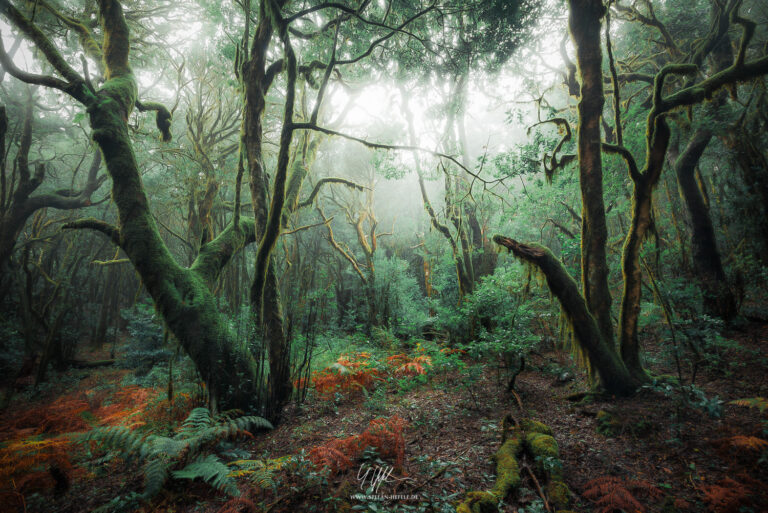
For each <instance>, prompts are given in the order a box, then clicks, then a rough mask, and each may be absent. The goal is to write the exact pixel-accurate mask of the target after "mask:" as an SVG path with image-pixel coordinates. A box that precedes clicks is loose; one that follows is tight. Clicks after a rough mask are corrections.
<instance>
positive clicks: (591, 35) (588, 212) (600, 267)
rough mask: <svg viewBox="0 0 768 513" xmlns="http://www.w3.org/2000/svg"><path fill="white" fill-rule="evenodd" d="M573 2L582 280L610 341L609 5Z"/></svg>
mask: <svg viewBox="0 0 768 513" xmlns="http://www.w3.org/2000/svg"><path fill="white" fill-rule="evenodd" d="M569 6H570V9H569V13H570V14H569V17H568V27H569V30H570V32H571V38H572V39H573V43H574V46H575V47H576V63H577V67H578V78H579V83H580V85H581V89H580V96H579V105H578V113H579V126H578V130H577V134H578V158H579V183H580V185H581V199H582V202H581V203H582V220H583V221H582V224H581V282H582V287H583V291H584V298H585V300H586V303H587V306H588V308H589V311H590V312H591V313H592V315H593V316H594V317H595V320H596V321H597V325H598V327H599V329H600V334H601V339H602V340H605V341H606V342H609V343H612V341H613V340H614V334H613V323H612V321H611V293H610V289H609V288H608V262H607V259H606V242H607V240H608V230H607V227H606V221H605V203H604V200H603V162H602V152H601V149H600V144H601V135H600V118H601V116H602V113H603V105H604V103H605V96H604V92H603V70H602V64H603V54H602V50H601V41H600V26H601V20H602V18H603V15H604V14H605V7H604V6H603V2H602V1H601V0H569Z"/></svg>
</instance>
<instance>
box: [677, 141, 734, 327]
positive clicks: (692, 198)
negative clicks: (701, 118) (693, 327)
mask: <svg viewBox="0 0 768 513" xmlns="http://www.w3.org/2000/svg"><path fill="white" fill-rule="evenodd" d="M711 140H712V131H711V130H709V129H707V128H700V129H699V130H697V131H696V132H695V133H694V134H693V136H692V137H691V139H690V141H689V142H688V146H687V147H686V148H685V150H684V151H683V153H682V154H681V155H680V157H679V158H678V159H677V162H675V173H676V174H677V182H678V185H679V186H680V192H681V193H682V196H683V199H684V200H685V204H686V206H687V207H688V213H689V215H690V220H691V227H692V230H693V233H692V234H691V256H692V259H693V266H694V271H695V272H696V274H697V276H698V278H699V281H700V282H701V284H702V286H703V288H704V310H705V312H706V313H707V314H709V315H712V316H714V317H720V318H722V319H724V320H726V321H728V320H730V319H732V318H733V317H734V316H735V315H736V298H735V297H734V295H733V293H732V292H731V290H730V288H729V286H728V282H727V278H726V276H725V271H724V270H723V263H722V260H721V259H720V253H719V252H718V250H717V238H716V237H715V230H714V227H713V226H712V219H711V218H710V216H709V208H708V207H707V204H706V202H705V201H704V198H703V197H702V194H701V189H700V187H699V184H698V183H697V181H696V166H697V165H698V162H699V160H700V159H701V155H702V154H703V153H704V150H705V149H706V147H707V145H709V142H710V141H711Z"/></svg>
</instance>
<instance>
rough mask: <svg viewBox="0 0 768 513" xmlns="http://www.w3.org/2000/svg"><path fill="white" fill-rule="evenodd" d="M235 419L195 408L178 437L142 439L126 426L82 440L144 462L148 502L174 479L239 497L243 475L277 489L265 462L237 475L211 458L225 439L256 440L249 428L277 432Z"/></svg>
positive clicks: (249, 419)
mask: <svg viewBox="0 0 768 513" xmlns="http://www.w3.org/2000/svg"><path fill="white" fill-rule="evenodd" d="M234 415H236V412H227V413H226V414H223V415H219V416H217V417H216V418H214V417H213V416H212V415H211V412H210V411H209V410H208V409H207V408H195V409H194V410H192V411H191V412H190V414H189V416H188V417H187V419H186V420H185V421H184V422H183V423H182V425H181V428H180V429H179V430H178V432H177V433H176V434H175V435H174V436H173V437H167V436H159V435H153V434H149V435H141V434H139V433H138V432H135V431H131V430H130V429H127V428H126V427H124V426H117V427H106V428H96V429H93V430H92V431H91V432H89V433H88V434H86V435H84V436H83V437H82V438H81V442H87V441H94V442H96V443H98V444H100V446H101V447H102V448H104V449H106V450H109V451H114V452H116V453H118V454H119V455H120V456H121V457H123V458H125V459H138V460H139V461H142V462H144V463H145V464H144V494H143V497H145V498H151V497H153V496H155V495H157V493H158V492H160V490H162V488H163V486H164V485H165V483H166V482H167V481H168V478H169V477H173V478H175V479H197V478H200V479H202V480H203V481H205V482H207V483H209V484H210V485H211V486H213V487H214V488H216V489H217V490H221V491H223V492H226V493H228V494H229V495H233V496H237V495H239V490H238V489H237V486H236V484H235V480H234V478H235V477H238V476H240V475H249V474H255V473H257V472H258V474H257V475H255V476H254V481H255V482H256V483H257V484H258V485H259V486H262V487H268V486H273V484H274V481H273V479H272V472H273V470H274V468H272V467H274V465H271V466H270V465H267V466H265V465H264V464H263V463H262V464H261V467H260V468H258V469H254V470H249V468H250V467H246V468H243V469H241V470H238V471H234V472H233V471H232V469H231V467H229V466H227V465H225V464H224V463H223V462H222V461H221V460H219V458H218V457H217V456H215V455H214V454H211V452H212V451H213V450H214V449H215V446H216V445H217V444H218V443H219V442H221V441H222V440H225V439H232V438H237V437H239V436H244V435H249V436H250V432H249V431H248V430H249V429H272V424H270V423H269V421H267V420H266V419H263V418H261V417H256V416H246V417H238V418H235V417H234ZM241 461H243V462H244V461H256V460H241ZM270 461H279V460H270ZM190 462H191V463H190ZM185 463H186V465H185ZM182 465H185V466H184V467H183V468H181V469H180V470H173V469H174V468H177V469H178V468H179V467H180V466H182ZM278 468H279V467H278Z"/></svg>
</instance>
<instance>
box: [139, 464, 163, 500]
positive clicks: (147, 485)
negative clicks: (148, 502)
mask: <svg viewBox="0 0 768 513" xmlns="http://www.w3.org/2000/svg"><path fill="white" fill-rule="evenodd" d="M167 480H168V463H167V462H165V461H163V460H162V459H161V458H154V459H151V460H148V461H147V464H146V465H144V496H145V497H146V498H152V497H154V496H155V495H157V494H158V493H160V490H162V489H163V486H164V485H165V482H166V481H167Z"/></svg>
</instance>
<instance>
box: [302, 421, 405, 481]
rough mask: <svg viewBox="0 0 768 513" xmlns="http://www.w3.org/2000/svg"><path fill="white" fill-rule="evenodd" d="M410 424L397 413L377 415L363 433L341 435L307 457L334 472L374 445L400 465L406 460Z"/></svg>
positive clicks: (351, 462)
mask: <svg viewBox="0 0 768 513" xmlns="http://www.w3.org/2000/svg"><path fill="white" fill-rule="evenodd" d="M406 425H407V423H406V421H405V420H403V419H402V418H400V417H399V416H397V415H394V416H392V417H390V418H388V419H386V418H377V419H374V420H372V421H371V422H370V424H369V425H368V428H367V429H366V430H365V431H363V432H362V433H361V434H359V435H353V436H349V437H346V438H337V439H334V440H330V441H328V442H325V443H324V444H322V445H319V446H317V447H314V448H313V449H311V450H310V451H309V453H308V454H307V457H308V458H309V460H311V461H312V462H313V463H315V465H317V466H319V467H327V468H328V469H329V471H330V472H331V473H332V474H337V473H339V472H343V471H345V470H348V469H350V468H351V467H352V465H353V464H354V462H355V461H357V460H358V459H359V458H360V457H362V456H363V454H364V452H365V450H366V449H367V448H369V447H373V448H374V449H376V451H377V452H378V453H379V455H380V456H382V457H384V458H392V459H393V460H394V461H395V464H396V465H397V466H402V464H403V461H404V459H405V438H404V437H403V430H404V429H405V427H406Z"/></svg>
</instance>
